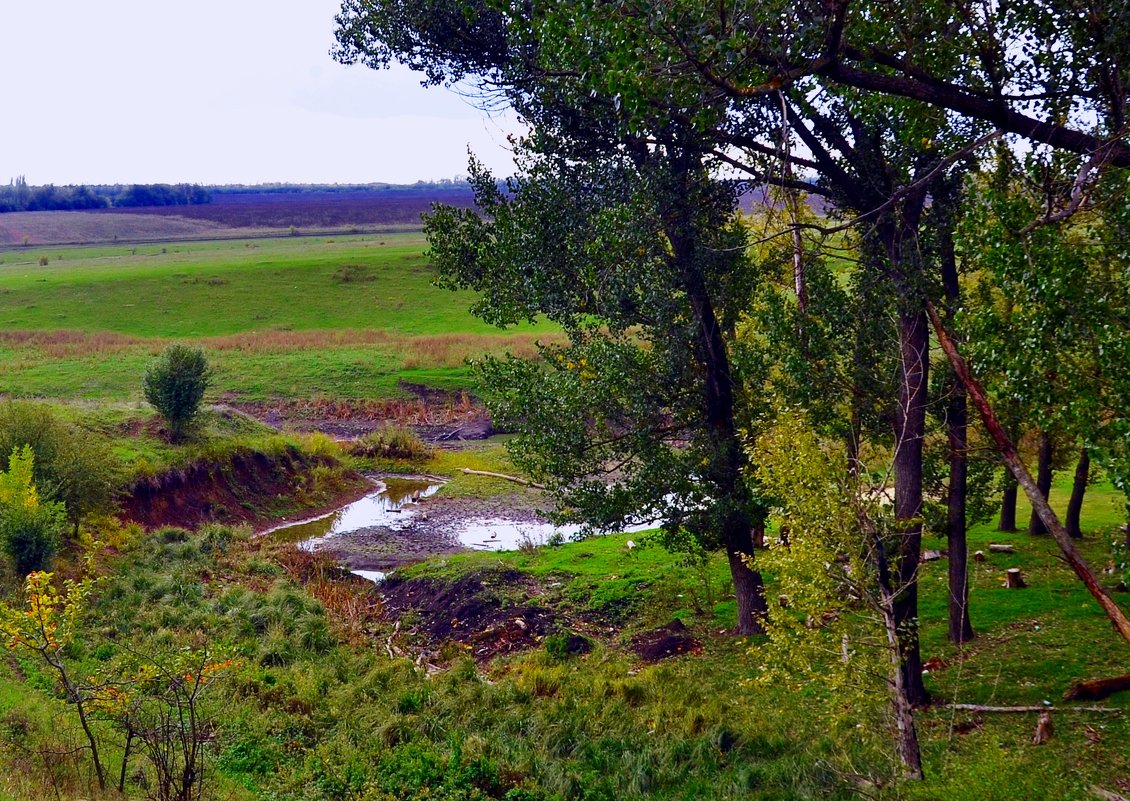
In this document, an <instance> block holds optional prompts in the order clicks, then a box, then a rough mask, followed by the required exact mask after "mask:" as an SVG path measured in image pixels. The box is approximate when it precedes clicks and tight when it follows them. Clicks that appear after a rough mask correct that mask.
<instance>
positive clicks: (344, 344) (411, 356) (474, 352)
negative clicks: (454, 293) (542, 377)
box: [0, 329, 562, 370]
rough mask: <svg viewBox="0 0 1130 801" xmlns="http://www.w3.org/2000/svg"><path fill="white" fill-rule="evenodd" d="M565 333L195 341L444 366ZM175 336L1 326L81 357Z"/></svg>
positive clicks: (24, 344) (533, 349)
mask: <svg viewBox="0 0 1130 801" xmlns="http://www.w3.org/2000/svg"><path fill="white" fill-rule="evenodd" d="M561 340H562V336H561V335H559V334H548V335H546V334H540V335H539V334H531V333H505V334H428V335H421V336H413V335H409V334H401V333H397V332H394V331H387V330H356V329H344V330H310V331H284V330H275V329H272V330H267V331H243V332H240V333H238V334H228V335H225V336H217V337H202V338H198V339H196V340H194V344H197V345H199V346H201V347H203V348H204V349H205V350H206V351H207V350H212V351H218V352H237V353H241V354H247V355H279V354H284V353H295V352H301V351H316V350H335V349H340V348H356V347H361V348H374V349H378V350H381V351H384V352H385V353H389V354H396V355H397V356H399V357H400V365H399V366H400V369H402V370H418V369H440V368H454V367H460V366H462V365H463V364H464V363H466V361H467V360H468V359H472V358H476V357H481V356H482V355H484V354H492V355H501V354H503V353H512V354H513V355H515V356H517V357H519V358H524V359H528V358H533V357H534V356H535V355H536V354H537V343H538V342H539V341H542V342H546V343H555V342H559V341H561ZM173 341H174V340H173V339H171V338H164V337H135V336H129V335H126V334H119V333H115V332H112V331H74V330H67V329H62V330H53V331H29V330H12V331H0V345H7V346H9V347H12V348H16V349H20V350H28V351H33V352H34V353H35V355H37V356H38V357H40V358H46V359H49V360H61V359H71V358H75V357H80V356H111V355H114V354H116V353H121V352H123V351H126V350H132V349H144V350H146V351H147V352H149V353H159V352H160V351H161V350H162V349H164V348H165V347H166V346H167V345H168V344H170V343H171V342H173Z"/></svg>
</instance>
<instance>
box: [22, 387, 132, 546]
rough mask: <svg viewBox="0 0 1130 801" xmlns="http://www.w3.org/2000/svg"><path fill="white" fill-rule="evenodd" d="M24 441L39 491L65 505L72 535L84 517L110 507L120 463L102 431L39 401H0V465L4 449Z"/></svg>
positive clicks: (111, 506) (118, 478) (43, 496)
mask: <svg viewBox="0 0 1130 801" xmlns="http://www.w3.org/2000/svg"><path fill="white" fill-rule="evenodd" d="M24 445H27V446H29V447H30V448H31V450H32V451H33V452H34V453H35V465H34V467H35V473H34V476H33V478H34V482H35V486H36V488H37V489H38V491H39V494H40V497H41V498H44V499H48V500H52V501H59V502H61V503H62V504H63V505H64V506H65V507H66V511H67V519H68V520H69V521H70V523H71V528H72V533H73V534H74V536H76V537H77V536H78V529H79V524H80V523H81V522H82V520H83V519H84V518H85V517H87V516H88V515H91V514H98V513H100V512H108V511H110V510H111V509H112V508H113V502H114V488H115V487H116V486H117V485H118V484H119V482H120V481H121V474H120V467H121V465H120V463H119V461H118V460H117V459H116V458H115V456H114V454H113V452H112V451H111V450H110V446H109V444H108V443H107V441H106V438H105V437H103V436H101V435H99V434H97V433H95V432H92V431H89V430H85V429H81V428H79V427H77V426H75V425H72V424H70V423H68V422H66V421H65V420H63V419H61V418H60V417H59V415H58V414H57V413H55V412H54V411H53V410H52V409H51V408H50V407H49V406H47V405H45V404H42V403H35V402H31V401H7V402H5V403H3V404H0V470H7V469H8V467H9V465H8V455H9V454H11V453H12V452H13V450H15V449H18V448H20V447H22V446H24Z"/></svg>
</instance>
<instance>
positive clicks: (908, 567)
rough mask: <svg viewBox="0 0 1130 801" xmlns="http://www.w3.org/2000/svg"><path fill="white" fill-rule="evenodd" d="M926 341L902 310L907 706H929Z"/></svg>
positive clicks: (899, 602) (902, 605) (919, 321)
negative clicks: (923, 617) (923, 618)
mask: <svg viewBox="0 0 1130 801" xmlns="http://www.w3.org/2000/svg"><path fill="white" fill-rule="evenodd" d="M929 350H930V338H929V333H928V329H927V321H926V314H925V312H924V311H922V310H920V309H919V310H907V309H904V310H903V311H901V312H900V314H899V351H900V367H899V398H898V409H897V410H896V414H895V456H894V472H895V504H894V507H895V520H896V521H900V520H901V521H912V522H908V523H907V525H906V526H905V528H903V529H902V530H901V536H900V538H899V540H900V541H899V548H898V555H897V564H896V566H895V571H896V573H897V577H898V586H897V587H895V588H894V599H893V612H894V622H895V626H896V628H897V630H898V633H899V641H900V642H901V643H902V654H901V660H902V661H901V664H902V679H901V681H902V686H903V688H904V692H905V694H906V698H907V701H908V702H909V703H910V704H912V705H914V706H920V705H922V704H925V703H926V702H927V701H928V700H929V696H928V694H927V693H926V686H925V685H924V684H923V683H922V655H921V652H920V650H919V645H918V560H919V557H920V555H921V552H922V523H921V519H920V515H921V514H922V443H923V438H924V436H925V433H926V401H927V394H926V393H927V386H928V380H929V374H928V370H929Z"/></svg>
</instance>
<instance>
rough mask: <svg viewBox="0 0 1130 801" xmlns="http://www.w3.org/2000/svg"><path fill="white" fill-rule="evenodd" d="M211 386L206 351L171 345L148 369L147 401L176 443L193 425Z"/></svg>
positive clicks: (146, 374) (210, 373) (146, 372)
mask: <svg viewBox="0 0 1130 801" xmlns="http://www.w3.org/2000/svg"><path fill="white" fill-rule="evenodd" d="M211 383H212V370H211V368H210V367H209V366H208V360H207V359H206V358H205V357H204V351H202V350H201V349H200V348H191V347H189V346H187V345H170V346H169V347H167V348H165V351H164V352H163V353H162V354H161V355H160V356H159V357H158V358H157V359H156V360H155V361H154V362H152V363H151V364H150V365H149V367H148V368H147V369H146V371H145V382H144V386H145V399H146V400H147V401H149V403H150V404H152V405H153V408H154V409H156V410H157V413H158V414H160V415H161V416H162V417H163V418H165V422H166V423H167V424H168V426H169V434H170V436H171V438H172V439H173V440H179V439H181V438H182V437H183V436H184V434H185V432H186V431H187V430H188V428H189V427H190V426H191V425H192V422H193V420H195V419H196V415H197V414H198V413H199V411H200V404H201V403H202V402H203V400H204V393H205V392H206V391H207V389H208V387H209V385H210V384H211Z"/></svg>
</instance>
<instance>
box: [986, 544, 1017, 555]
mask: <svg viewBox="0 0 1130 801" xmlns="http://www.w3.org/2000/svg"><path fill="white" fill-rule="evenodd" d="M989 551H991V552H992V553H1016V546H1015V545H1001V544H999V543H996V542H990V543H989Z"/></svg>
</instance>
